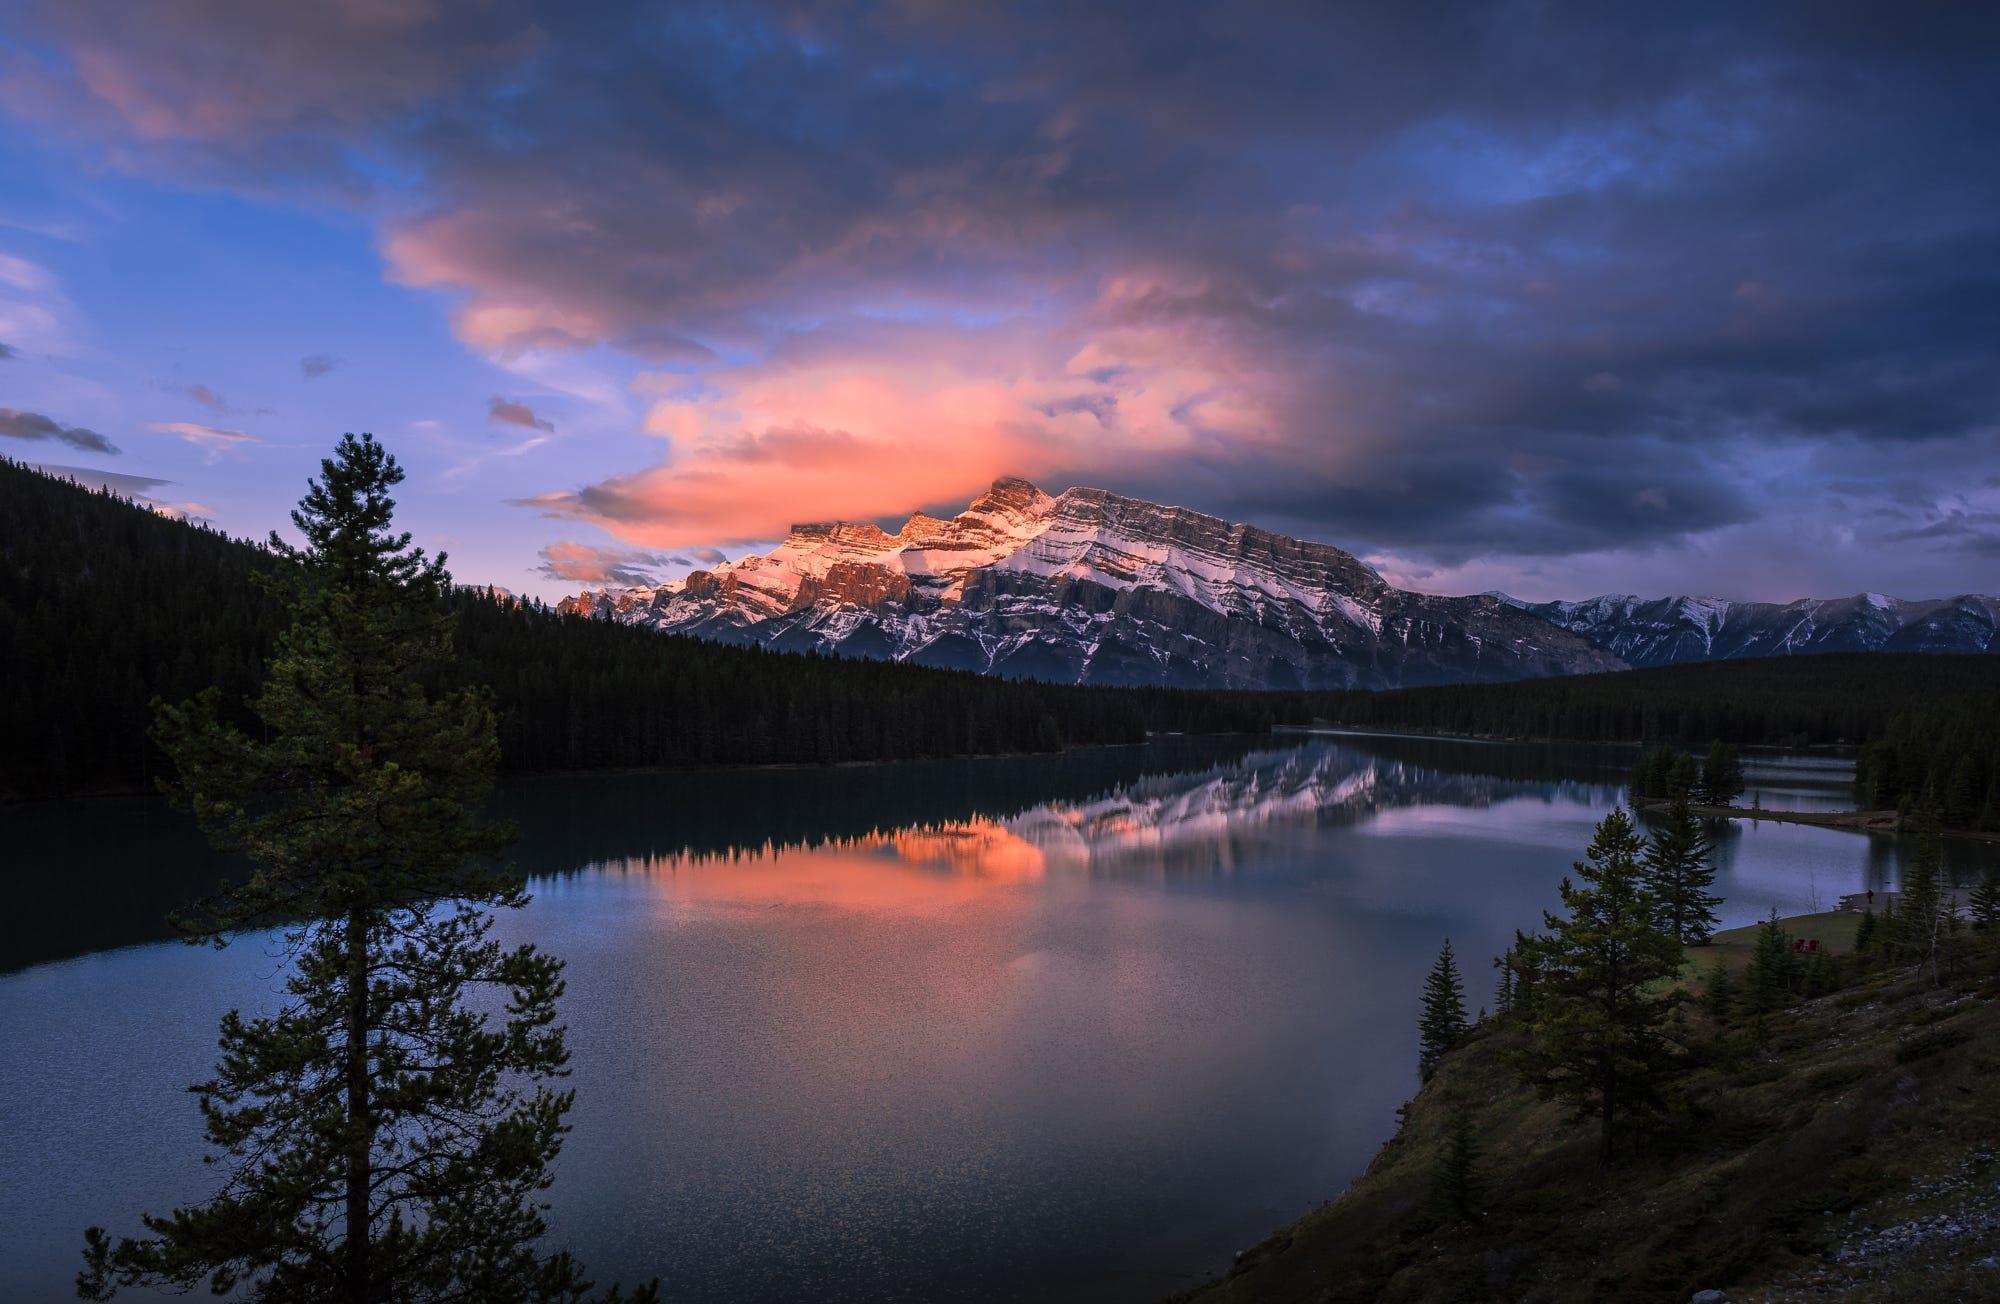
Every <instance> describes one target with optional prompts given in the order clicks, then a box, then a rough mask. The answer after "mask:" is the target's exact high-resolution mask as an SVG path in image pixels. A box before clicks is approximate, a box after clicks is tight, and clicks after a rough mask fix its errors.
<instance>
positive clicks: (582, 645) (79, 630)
mask: <svg viewBox="0 0 2000 1304" xmlns="http://www.w3.org/2000/svg"><path fill="white" fill-rule="evenodd" d="M275 564H276V563H275V561H274V559H273V558H272V557H271V555H270V554H269V553H267V552H266V551H265V550H264V549H262V548H261V547H259V546H257V545H255V544H252V543H250V542H248V541H245V540H239V539H232V538H230V537H228V536H227V535H224V534H222V533H219V532H217V531H215V530H212V529H207V528H204V527H201V526H197V525H191V524H188V523H186V522H183V521H178V520H172V519H169V518H166V517H163V516H160V515H157V514H155V513H153V512H150V511H147V510H145V509H143V508H141V507H138V506H136V505H134V504H132V503H130V502H128V501H126V500H125V499H122V498H119V497H117V496H116V495H113V494H109V493H103V492H93V491H91V490H87V489H84V488H82V487H80V486H78V485H76V484H73V483H70V482H67V481H62V480H57V479H54V478H52V477H49V476H46V475H43V474H41V473H39V472H36V471H34V470H32V469H29V468H27V467H24V466H22V465H20V464H18V463H14V462H9V461H5V460H0V729H4V730H5V732H6V736H7V737H8V739H9V742H10V745H9V747H8V748H7V749H6V751H5V754H4V756H0V795H15V796H20V795H55V794H62V793H74V792H89V791H121V790H122V791H130V790H135V789H144V788H147V787H149V786H150V784H151V781H152V778H153V777H154V775H155V774H156V773H157V772H158V766H159V763H160V758H159V756H158V753H157V752H156V750H155V749H154V748H153V746H152V744H151V743H150V742H149V741H148V739H147V736H146V731H147V729H148V727H149V725H150V721H151V709H150V706H149V703H150V702H151V701H152V700H153V699H154V698H156V697H157V698H163V699H166V700H169V701H177V700H180V699H183V698H186V697H188V696H190V695H192V694H194V693H196V692H198V691H200V690H201V689H203V688H207V687H210V686H213V687H216V688H218V689H219V690H220V691H221V693H222V696H223V699H224V701H225V702H226V703H230V704H232V705H233V704H235V703H239V702H241V701H242V700H243V699H244V698H245V697H246V696H247V695H248V694H250V693H252V692H254V691H255V687H256V685H257V683H258V681H259V680H260V678H261V674H262V671H261V667H262V665H263V662H264V659H265V657H266V656H268V654H269V652H270V649H271V646H272V641H273V639H274V638H275V637H276V635H277V631H278V629H279V625H280V621H281V620H282V613H281V612H280V611H279V610H278V608H277V606H276V604H275V603H274V602H273V601H271V600H270V599H269V598H267V597H266V596H265V595H264V593H263V592H262V590H261V589H260V588H259V587H258V585H257V584H256V583H255V582H254V581H255V577H256V576H257V575H258V574H260V573H261V572H266V571H269V570H270V569H271V568H272V567H273V566H274V565H275ZM453 605H454V608H455V610H456V613H457V616H458V633H457V645H458V649H459V653H460V656H459V673H461V674H462V675H463V677H464V679H465V681H467V682H471V683H475V684H483V685H486V686H488V687H490V688H491V689H492V690H493V693H494V697H495V700H496V702H497V704H498V706H499V708H500V716H501V722H500V739H501V750H502V756H503V767H504V768H506V769H508V770H513V771H521V770H552V769H553V770H563V769H596V768H607V767H631V766H660V765H710V764H775V763H811V762H840V761H858V760H870V761H872V760H888V759H905V758H923V757H938V756H962V755H975V754H1000V753H1012V752H1034V751H1053V750H1057V749H1059V748H1061V747H1064V746H1068V745H1077V744H1096V743H1126V742H1136V741H1139V740H1141V739H1143V738H1145V737H1146V736H1147V735H1148V734H1149V733H1155V732H1163V731H1164V732H1189V733H1194V732H1225V731H1237V730H1250V731H1262V730H1265V729H1268V728H1269V727H1270V725H1271V724H1272V722H1273V719H1274V716H1273V714H1272V713H1273V712H1274V711H1275V710H1278V709H1281V708H1282V707H1283V706H1284V704H1282V703H1278V702H1275V701H1273V700H1269V699H1256V698H1250V697H1243V696H1231V695H1227V694H1200V693H1187V692H1179V691H1174V690H1167V689H1144V690H1115V689H1090V688H1075V687H1064V686H1054V685H1046V684H1038V683H1012V682H1006V681H1003V680H998V679H994V678H990V677H987V676H982V675H976V674H972V673H967V672H958V671H948V670H936V669H925V668H921V667H916V666H901V665H891V664H885V663H881V662H873V661H852V660H842V659H837V658H831V657H825V656H813V655H802V654H793V653H782V652H774V651H767V650H763V649H757V648H744V647H731V646H725V645H722V644H717V643H712V642H705V641H701V640H697V639H693V638H680V637H666V638H663V637H661V636H659V635H657V634H655V633H653V632H651V631H649V630H642V629H632V628H627V627H624V626H620V625H614V624H609V623H606V622H603V621H592V620H587V619H584V618H581V617H577V616H567V615H561V614H558V613H556V612H554V611H551V610H549V609H547V608H545V607H542V606H540V605H539V604H533V603H520V602H511V601H504V600H495V599H494V598H493V597H491V596H489V595H488V594H486V593H484V592H477V591H464V592H461V593H459V594H458V595H457V596H456V597H455V598H454V602H453Z"/></svg>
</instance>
